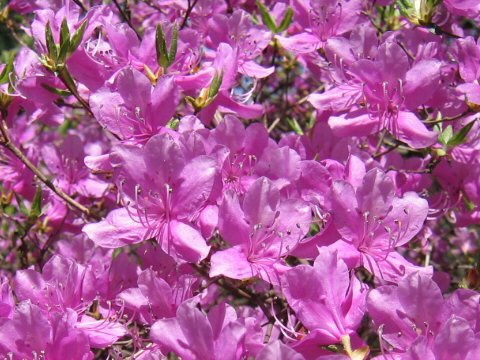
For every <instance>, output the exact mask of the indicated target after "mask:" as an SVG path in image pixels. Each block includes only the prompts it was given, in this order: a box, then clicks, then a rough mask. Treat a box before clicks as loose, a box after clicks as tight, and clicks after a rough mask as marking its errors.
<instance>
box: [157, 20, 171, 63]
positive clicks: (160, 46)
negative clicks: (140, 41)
mask: <svg viewBox="0 0 480 360" xmlns="http://www.w3.org/2000/svg"><path fill="white" fill-rule="evenodd" d="M155 47H156V49H157V62H158V65H160V66H161V67H163V68H166V67H168V64H169V59H168V53H167V43H166V42H165V35H164V34H163V30H162V26H161V25H160V24H158V25H157V31H156V34H155Z"/></svg>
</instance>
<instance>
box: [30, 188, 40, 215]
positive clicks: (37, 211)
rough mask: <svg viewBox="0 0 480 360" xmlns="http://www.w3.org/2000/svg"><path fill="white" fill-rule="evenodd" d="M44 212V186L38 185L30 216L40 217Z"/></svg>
mask: <svg viewBox="0 0 480 360" xmlns="http://www.w3.org/2000/svg"><path fill="white" fill-rule="evenodd" d="M41 212H42V188H41V186H37V191H36V192H35V197H34V198H33V201H32V207H31V208H30V217H31V218H34V219H36V218H38V217H39V216H40V214H41Z"/></svg>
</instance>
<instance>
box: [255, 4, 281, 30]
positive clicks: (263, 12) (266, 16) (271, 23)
mask: <svg viewBox="0 0 480 360" xmlns="http://www.w3.org/2000/svg"><path fill="white" fill-rule="evenodd" d="M257 6H258V10H260V16H261V17H262V21H263V23H264V24H265V26H266V27H268V28H269V29H270V31H272V32H276V31H277V24H275V20H274V19H273V17H272V15H270V13H269V12H268V8H267V7H266V6H265V5H264V4H262V3H261V2H260V1H259V0H257Z"/></svg>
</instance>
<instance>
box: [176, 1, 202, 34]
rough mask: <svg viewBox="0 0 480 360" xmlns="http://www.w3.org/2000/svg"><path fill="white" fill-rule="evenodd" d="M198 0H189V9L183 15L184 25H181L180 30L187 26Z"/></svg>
mask: <svg viewBox="0 0 480 360" xmlns="http://www.w3.org/2000/svg"><path fill="white" fill-rule="evenodd" d="M197 2H198V0H193V2H191V0H188V7H187V11H186V12H185V16H184V17H183V21H182V25H180V30H181V29H183V28H185V26H187V20H188V17H189V16H190V14H191V13H192V10H193V8H194V7H195V5H197Z"/></svg>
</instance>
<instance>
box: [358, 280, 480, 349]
mask: <svg viewBox="0 0 480 360" xmlns="http://www.w3.org/2000/svg"><path fill="white" fill-rule="evenodd" d="M460 291H461V290H460ZM463 296H464V295H463ZM477 297H478V296H477ZM472 300H473V299H472ZM477 300H478V299H477ZM474 301H475V300H474ZM367 304H368V311H369V314H370V315H371V316H372V319H373V321H374V322H375V324H376V326H377V327H379V330H380V336H381V339H380V340H381V341H382V342H381V346H382V347H383V349H384V350H387V351H388V352H389V353H390V354H392V356H404V357H405V358H415V357H417V358H426V359H427V358H432V359H433V358H435V359H437V358H438V359H447V358H449V357H450V356H456V357H457V358H458V359H474V358H476V357H477V356H478V354H480V345H479V344H478V341H477V339H476V338H475V333H476V331H478V329H477V326H475V327H473V328H472V327H471V325H470V324H471V321H472V320H473V318H472V317H471V316H472V315H473V314H472V313H469V312H467V311H466V312H463V311H462V312H461V313H457V311H458V310H460V309H461V307H456V306H454V307H452V306H451V305H450V304H449V301H448V299H447V300H444V298H443V296H442V293H441V291H440V289H439V288H438V286H437V285H436V284H435V282H434V281H433V280H432V279H431V278H430V277H429V276H428V275H425V274H422V273H413V274H410V275H408V276H406V277H405V278H404V279H402V280H401V281H400V282H399V283H398V286H396V285H386V286H382V287H380V288H378V289H375V290H372V291H371V292H370V293H369V295H368V300H367ZM449 305H450V306H449ZM472 305H473V304H472ZM473 306H474V308H478V304H476V305H473ZM457 309H458V310H457ZM472 310H473V309H472ZM473 316H474V317H475V316H476V315H473ZM469 321H470V323H469ZM459 339H462V341H459ZM384 342H386V343H384ZM401 354H404V355H401Z"/></svg>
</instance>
